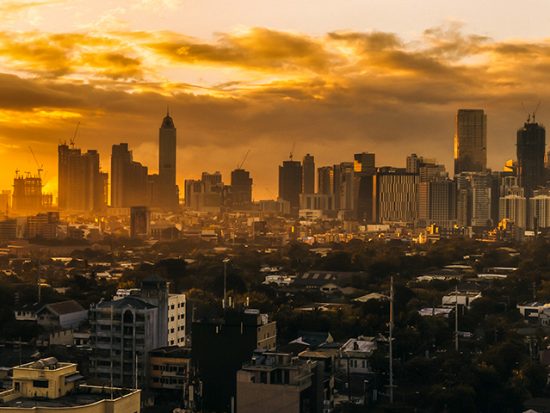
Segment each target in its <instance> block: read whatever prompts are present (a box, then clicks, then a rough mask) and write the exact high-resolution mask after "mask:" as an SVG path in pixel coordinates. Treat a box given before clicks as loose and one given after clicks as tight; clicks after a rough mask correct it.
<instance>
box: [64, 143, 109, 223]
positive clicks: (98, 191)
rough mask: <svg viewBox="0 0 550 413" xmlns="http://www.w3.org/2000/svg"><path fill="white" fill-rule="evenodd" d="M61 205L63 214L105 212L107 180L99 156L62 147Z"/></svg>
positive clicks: (91, 151)
mask: <svg viewBox="0 0 550 413" xmlns="http://www.w3.org/2000/svg"><path fill="white" fill-rule="evenodd" d="M57 153H58V171H59V172H58V205H59V209H60V210H62V211H81V212H91V211H101V210H102V209H103V208H105V207H106V202H105V194H104V191H105V188H104V185H105V183H104V179H105V177H104V176H103V175H102V173H101V171H100V165H99V153H98V152H97V151H95V150H88V151H87V152H86V153H82V152H81V150H80V149H78V148H74V147H72V146H71V147H69V146H68V145H67V144H62V145H59V146H58V148H57Z"/></svg>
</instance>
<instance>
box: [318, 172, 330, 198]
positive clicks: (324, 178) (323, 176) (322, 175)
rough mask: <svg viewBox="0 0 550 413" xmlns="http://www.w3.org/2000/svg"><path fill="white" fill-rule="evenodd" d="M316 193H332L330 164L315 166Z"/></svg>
mask: <svg viewBox="0 0 550 413" xmlns="http://www.w3.org/2000/svg"><path fill="white" fill-rule="evenodd" d="M317 193H318V194H322V195H332V194H333V193H334V171H333V169H332V166H322V167H320V168H317Z"/></svg>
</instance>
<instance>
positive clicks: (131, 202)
mask: <svg viewBox="0 0 550 413" xmlns="http://www.w3.org/2000/svg"><path fill="white" fill-rule="evenodd" d="M143 205H147V167H146V166H143V165H142V164H140V163H139V162H135V161H134V160H133V155H132V151H130V150H129V149H128V144H127V143H121V144H119V145H113V151H112V155H111V206H113V207H116V208H129V207H132V206H143Z"/></svg>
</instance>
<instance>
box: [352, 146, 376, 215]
mask: <svg viewBox="0 0 550 413" xmlns="http://www.w3.org/2000/svg"><path fill="white" fill-rule="evenodd" d="M353 169H354V171H353V172H354V180H355V204H356V205H355V208H354V209H355V211H356V213H357V219H358V220H359V221H364V222H367V223H374V222H375V221H376V194H375V185H376V162H375V155H374V153H367V152H363V153H356V154H355V155H354V168H353Z"/></svg>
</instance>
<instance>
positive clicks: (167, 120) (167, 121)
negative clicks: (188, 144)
mask: <svg viewBox="0 0 550 413" xmlns="http://www.w3.org/2000/svg"><path fill="white" fill-rule="evenodd" d="M160 127H161V129H162V128H167V129H174V128H175V126H174V121H173V120H172V117H171V116H170V106H168V105H166V116H165V117H164V119H163V120H162V125H161V126H160Z"/></svg>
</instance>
